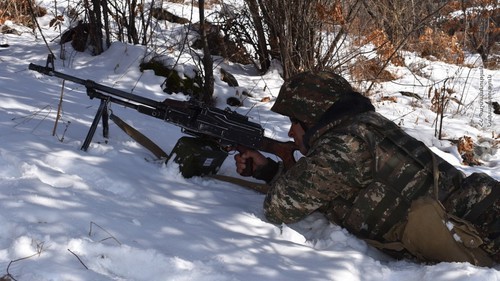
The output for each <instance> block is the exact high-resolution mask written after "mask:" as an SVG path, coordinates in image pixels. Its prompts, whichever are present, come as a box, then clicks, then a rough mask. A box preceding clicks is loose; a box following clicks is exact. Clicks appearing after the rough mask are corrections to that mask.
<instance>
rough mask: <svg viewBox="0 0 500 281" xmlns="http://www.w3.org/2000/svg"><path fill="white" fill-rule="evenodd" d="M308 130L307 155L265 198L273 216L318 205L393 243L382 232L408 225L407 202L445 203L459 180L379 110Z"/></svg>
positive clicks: (292, 217)
mask: <svg viewBox="0 0 500 281" xmlns="http://www.w3.org/2000/svg"><path fill="white" fill-rule="evenodd" d="M308 133H309V134H310V135H309V137H308V139H309V141H308V143H309V146H310V149H309V151H308V154H307V155H306V157H302V158H301V159H299V160H298V161H297V163H296V165H294V166H293V167H292V168H291V169H289V170H288V171H286V172H285V173H284V174H282V175H280V176H279V177H277V179H276V180H275V181H274V182H273V184H272V186H271V188H270V190H269V192H268V194H267V196H266V199H265V201H264V211H265V214H266V217H267V219H268V220H270V221H271V222H274V223H291V222H295V221H298V220H300V219H302V218H304V217H305V216H307V215H309V214H310V213H312V212H314V211H320V212H322V213H324V214H325V215H326V217H327V218H328V219H329V220H330V221H332V222H333V223H335V224H338V225H340V226H342V227H344V228H346V229H347V230H349V231H350V232H351V233H352V234H354V235H356V236H358V237H360V238H364V239H372V240H376V241H380V242H392V241H393V238H391V237H388V236H387V233H390V230H391V229H393V228H396V227H398V226H399V225H401V224H404V223H405V220H406V216H407V213H408V208H409V206H410V204H411V201H412V200H414V199H415V198H417V197H421V196H423V195H430V196H438V197H439V199H440V200H442V201H444V200H446V199H447V197H448V196H449V194H450V193H452V192H453V191H454V190H455V189H456V188H457V187H458V186H459V184H460V182H461V181H462V179H463V174H462V173H461V172H459V171H458V170H457V169H455V168H454V167H453V166H452V165H450V164H448V163H447V162H446V161H444V160H442V159H441V158H439V157H438V156H437V155H435V154H433V153H432V152H431V151H430V150H429V149H428V148H427V146H425V144H423V143H422V142H420V141H418V140H416V139H414V138H413V137H411V136H409V135H408V134H406V133H405V132H404V131H403V130H401V129H400V128H399V127H398V126H397V125H395V124H394V123H393V122H391V121H389V120H387V119H386V118H384V117H383V116H381V115H380V114H378V113H376V112H365V113H362V114H358V115H356V116H352V117H345V118H340V119H336V120H334V121H331V122H324V124H320V126H315V128H314V130H313V132H312V134H311V132H310V131H308ZM436 173H438V174H439V175H438V176H439V178H437V177H435V176H436ZM435 180H436V181H435Z"/></svg>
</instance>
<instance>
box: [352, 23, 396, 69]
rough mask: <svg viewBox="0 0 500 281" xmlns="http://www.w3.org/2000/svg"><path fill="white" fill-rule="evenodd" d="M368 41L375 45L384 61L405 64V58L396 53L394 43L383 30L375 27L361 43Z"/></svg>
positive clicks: (364, 43)
mask: <svg viewBox="0 0 500 281" xmlns="http://www.w3.org/2000/svg"><path fill="white" fill-rule="evenodd" d="M368 43H372V44H373V45H375V48H376V50H377V54H378V55H379V56H380V59H381V60H382V61H387V60H390V61H391V63H392V64H394V65H396V66H403V65H404V60H403V58H402V57H401V56H399V55H398V54H397V53H396V49H395V48H394V45H393V44H392V42H391V41H390V40H389V37H388V36H387V34H386V33H385V32H384V31H383V30H381V29H375V30H374V31H372V32H371V33H370V34H368V35H367V36H366V37H365V38H364V39H363V40H361V42H360V45H366V44H368Z"/></svg>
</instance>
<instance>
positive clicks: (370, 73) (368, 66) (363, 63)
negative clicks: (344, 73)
mask: <svg viewBox="0 0 500 281" xmlns="http://www.w3.org/2000/svg"><path fill="white" fill-rule="evenodd" d="M383 67H384V63H383V62H382V61H381V60H380V59H379V58H378V57H377V58H373V59H367V58H365V57H360V58H358V59H357V60H356V62H355V63H354V64H353V65H352V66H351V67H350V69H349V71H350V73H351V75H352V77H353V78H354V79H355V80H356V81H377V82H385V81H392V80H394V79H396V77H395V76H394V75H393V74H392V73H391V72H389V71H388V70H386V69H383Z"/></svg>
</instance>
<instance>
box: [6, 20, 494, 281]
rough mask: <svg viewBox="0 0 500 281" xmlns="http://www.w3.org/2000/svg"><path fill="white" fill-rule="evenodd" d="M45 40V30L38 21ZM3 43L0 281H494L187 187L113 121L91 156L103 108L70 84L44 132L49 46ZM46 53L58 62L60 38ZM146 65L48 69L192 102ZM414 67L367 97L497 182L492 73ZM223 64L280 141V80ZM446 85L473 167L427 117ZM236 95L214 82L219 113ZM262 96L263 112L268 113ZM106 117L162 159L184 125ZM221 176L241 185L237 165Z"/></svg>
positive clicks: (88, 59) (135, 58)
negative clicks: (472, 147)
mask: <svg viewBox="0 0 500 281" xmlns="http://www.w3.org/2000/svg"><path fill="white" fill-rule="evenodd" d="M42 23H44V21H42ZM43 28H44V29H45V30H47V32H49V28H48V26H47V25H46V23H45V25H44V26H43ZM0 36H2V38H1V39H2V42H5V43H8V44H9V45H10V46H9V47H7V48H2V49H0V62H1V65H2V67H1V69H0V108H1V110H0V210H1V212H0V276H3V275H8V274H10V275H11V276H12V277H13V278H15V279H16V280H37V281H49V280H54V281H62V280H65V281H70V280H71V281H80V280H137V281H139V280H144V281H153V280H204V281H205V280H213V281H222V280H242V281H251V280H255V281H257V280H259V281H260V280H339V281H351V280H353V281H354V280H374V281H375V280H377V281H378V280H388V281H399V280H407V281H413V280H414V281H417V280H419V281H420V280H429V281H445V280H446V281H448V280H463V281H465V280H467V281H470V280H477V281H479V280H480V281H485V280H487V281H489V280H491V281H493V280H499V279H500V271H498V269H500V268H480V267H476V266H472V265H470V264H467V263H440V264H436V265H422V264H415V263H412V262H409V261H395V260H392V259H390V258H388V257H386V256H384V255H382V254H380V253H379V252H377V251H376V250H374V249H372V248H370V247H369V246H367V245H366V243H364V242H363V241H361V240H358V239H356V238H355V237H353V236H352V235H350V234H349V233H348V232H346V231H345V230H344V229H342V228H340V227H338V226H335V225H332V224H329V223H328V222H327V221H326V220H325V219H324V218H323V217H322V216H321V215H319V214H313V215H311V216H310V217H308V218H306V219H304V220H303V221H301V222H299V223H296V224H292V225H273V224H271V223H268V222H267V221H266V220H265V218H264V216H263V213H262V202H263V198H264V195H262V194H259V193H256V192H254V191H251V190H247V189H244V188H242V187H240V186H236V185H233V184H229V183H225V182H221V181H217V180H214V179H207V178H197V177H196V178H191V179H184V178H183V177H182V176H181V175H180V174H179V171H178V167H177V166H176V165H175V164H167V165H165V164H160V163H157V162H155V161H151V160H152V159H153V155H152V154H151V153H150V152H149V151H147V150H146V149H144V148H143V147H141V146H140V145H139V144H137V143H136V142H135V141H133V140H132V139H131V138H130V137H128V136H127V135H126V134H125V133H123V132H122V131H121V130H120V129H119V128H118V127H117V126H116V125H115V124H113V123H112V122H110V138H109V139H107V140H105V139H104V138H103V137H102V134H101V132H100V128H99V129H98V131H97V133H96V134H95V136H94V139H93V142H92V143H91V145H90V148H89V150H88V151H87V152H84V151H82V150H80V147H81V145H82V142H83V140H84V139H85V136H86V134H87V132H88V129H89V126H90V124H91V122H92V120H93V118H94V114H95V112H96V109H97V107H98V105H99V102H98V100H90V99H89V98H88V97H87V95H86V92H85V88H84V87H83V86H81V85H77V84H74V83H71V82H66V83H65V89H64V99H63V104H62V109H63V110H62V112H61V115H62V117H61V119H60V121H59V123H58V125H57V129H56V136H52V130H53V128H54V120H55V117H56V114H57V107H58V103H59V97H60V94H61V80H60V79H57V78H53V77H48V76H44V75H41V74H39V73H37V72H34V71H30V70H28V64H29V63H36V64H41V65H44V64H45V59H46V57H47V54H48V50H47V46H46V45H45V43H44V42H43V41H42V39H41V37H40V36H38V37H37V38H35V37H34V35H33V34H31V33H29V32H26V33H23V34H22V35H20V36H18V35H0ZM49 46H50V47H51V48H52V49H53V50H54V51H56V52H58V50H59V47H58V45H57V43H56V42H49ZM67 49H68V50H71V49H70V47H69V46H68V47H67ZM144 53H145V50H144V48H143V47H140V46H130V45H125V44H122V43H113V45H112V46H111V48H110V49H109V50H107V51H106V52H105V53H104V54H102V55H101V56H97V57H93V56H90V55H89V54H87V53H75V52H70V51H68V54H67V60H65V61H62V60H60V59H58V60H56V63H55V65H56V70H58V71H60V72H64V73H68V74H71V75H76V76H78V77H80V78H84V79H92V80H95V81H96V82H98V83H101V84H104V85H107V86H111V87H115V88H118V89H122V90H125V91H127V92H133V93H135V94H139V95H142V96H146V97H148V98H152V99H155V100H163V99H165V98H174V99H179V100H182V99H185V97H184V96H183V95H181V94H178V95H174V96H167V95H166V94H164V93H163V92H162V91H161V89H160V84H161V83H162V82H163V79H162V78H160V77H156V76H154V74H153V73H152V72H151V71H146V72H144V73H141V72H140V71H139V69H138V64H139V62H140V59H141V58H142V56H143V55H144ZM407 60H408V61H407V62H408V63H412V62H413V63H416V64H418V65H420V66H421V68H420V72H419V73H420V74H421V76H417V75H416V74H415V73H410V71H409V70H408V69H407V68H394V69H392V71H393V72H395V73H397V75H398V77H399V79H398V80H397V81H394V82H387V83H384V84H382V85H380V86H379V87H378V89H377V94H374V95H372V96H371V98H372V100H373V102H374V104H375V106H376V108H377V110H378V111H379V112H381V113H382V114H384V115H385V116H387V117H388V118H390V119H391V120H394V122H396V123H398V124H400V125H401V126H402V127H403V128H405V130H407V131H408V132H409V133H410V134H412V135H414V136H415V137H417V138H418V139H420V140H422V141H424V142H425V143H426V144H428V145H429V146H430V147H431V148H432V149H433V151H435V152H437V153H439V154H440V155H441V156H442V157H444V158H445V159H446V160H448V161H449V162H450V163H452V164H453V165H455V166H457V167H458V168H459V169H461V170H463V171H464V172H465V173H471V172H474V171H483V172H486V173H488V174H490V175H491V176H493V177H494V178H496V179H499V180H500V169H499V164H500V152H498V150H496V149H495V145H496V148H498V146H499V144H498V142H499V139H498V134H499V132H500V122H499V121H500V117H499V115H494V114H490V111H488V110H489V107H488V106H487V104H486V102H487V101H489V98H490V96H491V98H492V99H493V100H496V101H500V93H499V90H500V75H499V74H500V71H491V70H487V69H481V68H479V67H475V68H468V67H463V66H462V67H460V66H454V65H447V64H444V63H441V62H436V61H434V62H431V61H428V60H424V59H421V58H418V57H412V56H411V55H408V57H407ZM218 67H224V68H225V69H226V70H229V72H231V73H233V74H234V75H235V76H236V78H237V79H238V82H239V84H240V88H239V89H238V90H239V92H241V90H242V89H246V90H248V91H250V92H251V93H252V95H253V97H252V98H246V99H245V100H244V105H243V107H240V108H237V109H236V108H233V109H235V110H237V111H238V112H240V113H242V114H248V115H249V116H250V118H251V120H252V121H254V122H258V123H260V124H261V125H262V126H263V127H264V128H265V129H266V135H267V136H269V137H273V138H276V139H280V140H286V139H287V136H286V132H287V131H288V123H287V122H286V120H287V119H286V118H283V117H281V116H278V115H276V114H274V113H272V112H270V111H269V108H270V107H271V106H272V101H273V98H275V97H276V95H277V93H278V90H279V87H280V85H281V83H282V79H281V78H280V76H279V72H278V70H277V69H276V68H275V69H273V70H271V71H270V72H269V73H267V74H266V75H264V76H258V75H256V74H255V73H254V72H253V71H252V69H251V67H247V66H239V65H234V64H228V63H221V64H218ZM217 71H218V70H216V73H218V72H217ZM446 78H450V79H449V80H448V81H447V84H446V86H449V87H452V88H453V89H454V90H455V94H454V95H455V96H456V97H457V99H463V100H462V105H461V106H460V107H459V108H458V104H457V103H453V102H450V104H449V106H448V110H447V113H446V115H445V118H444V120H443V136H444V138H445V139H457V138H459V137H461V136H464V135H467V136H471V137H472V138H473V140H474V141H475V142H476V143H480V142H481V144H482V146H483V147H484V148H485V150H486V151H487V153H485V154H484V155H483V156H482V159H481V161H482V162H483V165H481V166H475V167H468V166H463V165H461V161H460V156H459V155H458V152H457V150H456V147H455V146H454V145H453V144H452V143H450V142H449V141H446V140H438V139H437V138H435V137H434V124H433V123H434V122H435V121H436V114H435V113H434V112H432V111H430V110H429V105H430V103H431V97H429V96H428V94H427V93H428V91H429V85H431V84H433V83H436V87H437V88H440V87H442V85H443V84H442V83H443V81H444V79H446ZM481 82H482V83H483V86H482V89H481ZM399 91H409V92H414V93H417V94H419V95H420V96H421V97H422V100H418V99H415V98H411V97H407V96H403V95H401V94H400V93H399ZM235 94H236V89H234V88H230V87H228V86H227V85H226V84H225V83H224V82H221V81H220V79H219V78H216V97H217V101H218V103H217V105H218V106H219V107H221V108H224V107H225V106H226V105H225V103H224V101H225V100H226V98H227V97H229V96H234V95H235ZM489 94H491V95H489ZM264 97H271V102H261V99H262V98H264ZM382 97H385V98H387V97H394V98H395V102H394V101H389V100H387V99H384V100H383V99H382ZM481 97H482V98H481ZM481 101H482V104H481ZM111 109H112V110H113V113H115V114H116V115H117V116H119V117H121V118H122V119H124V120H125V121H127V122H128V123H130V124H132V125H133V126H134V127H135V128H137V129H138V130H139V131H141V132H142V133H143V134H145V135H147V136H148V137H150V138H151V139H152V140H154V141H155V142H156V143H157V144H158V145H160V146H161V147H162V148H163V149H164V150H165V151H167V152H170V150H171V149H172V147H173V146H174V144H175V143H176V141H177V139H178V138H179V137H180V136H182V133H181V132H180V129H179V128H178V127H175V126H173V125H170V124H168V123H164V122H162V121H160V120H156V119H153V118H150V117H148V116H145V115H142V114H140V113H138V112H136V111H134V110H132V109H127V108H123V107H121V106H118V105H112V106H111ZM480 140H481V141H480ZM219 173H220V174H224V175H230V176H235V171H234V162H233V158H232V156H230V157H228V158H227V160H226V161H225V163H224V165H223V167H222V168H221V170H220V172H219Z"/></svg>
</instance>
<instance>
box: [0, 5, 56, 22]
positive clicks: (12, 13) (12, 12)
mask: <svg viewBox="0 0 500 281" xmlns="http://www.w3.org/2000/svg"><path fill="white" fill-rule="evenodd" d="M33 12H34V14H35V17H41V16H44V15H46V14H47V9H45V8H42V7H39V6H38V5H36V4H35V6H33ZM7 20H10V21H13V22H15V23H17V24H21V25H24V26H28V27H33V20H32V16H31V9H30V1H29V0H9V1H0V24H3V23H5V21H7Z"/></svg>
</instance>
